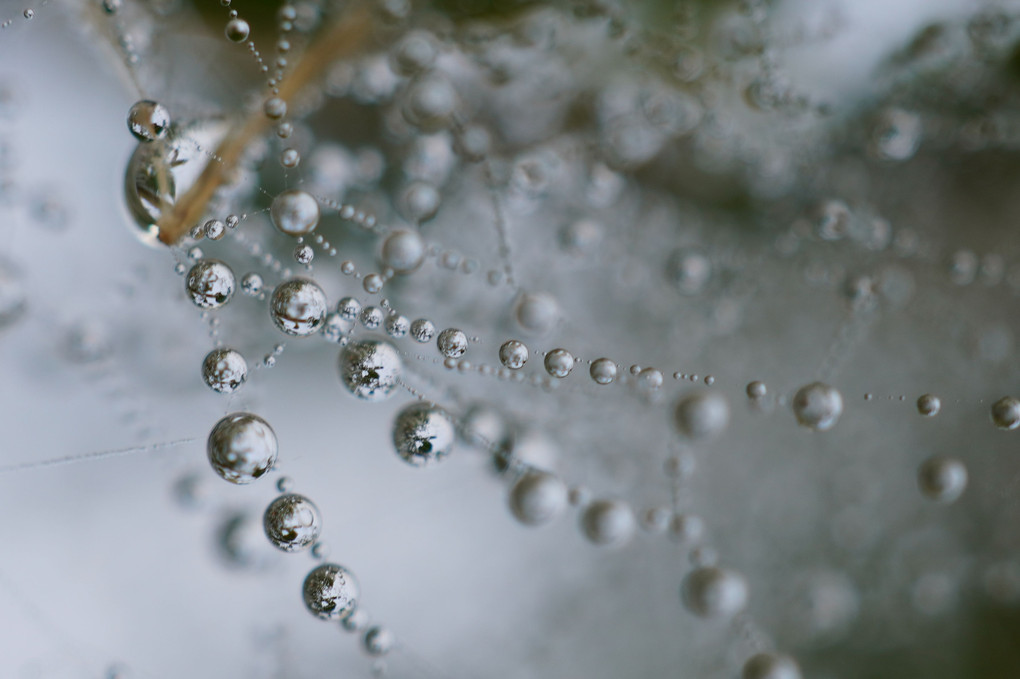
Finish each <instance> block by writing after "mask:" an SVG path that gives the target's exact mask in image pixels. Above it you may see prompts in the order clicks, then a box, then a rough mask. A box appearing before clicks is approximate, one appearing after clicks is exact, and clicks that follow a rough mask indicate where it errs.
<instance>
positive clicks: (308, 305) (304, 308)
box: [269, 278, 326, 337]
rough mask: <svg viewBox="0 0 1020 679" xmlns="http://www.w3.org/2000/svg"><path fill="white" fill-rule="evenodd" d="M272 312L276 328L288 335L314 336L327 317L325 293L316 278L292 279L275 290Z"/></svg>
mask: <svg viewBox="0 0 1020 679" xmlns="http://www.w3.org/2000/svg"><path fill="white" fill-rule="evenodd" d="M269 315H270V317H271V318H272V319H273V323H275V324H276V327H277V328H279V329H280V330H282V331H283V332H285V333H287V334H288V335H294V336H297V337H304V336H307V335H311V334H312V333H315V332H316V331H318V330H319V329H320V328H321V327H322V323H323V321H324V320H325V319H326V293H324V292H323V291H322V288H320V287H319V286H318V285H317V284H316V283H315V282H314V281H311V280H308V279H305V278H294V279H291V280H289V281H286V282H284V283H281V284H280V285H278V286H277V287H276V290H274V291H273V298H272V300H271V301H270V303H269Z"/></svg>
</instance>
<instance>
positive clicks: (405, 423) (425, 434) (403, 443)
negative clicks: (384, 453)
mask: <svg viewBox="0 0 1020 679" xmlns="http://www.w3.org/2000/svg"><path fill="white" fill-rule="evenodd" d="M456 435H457V432H456V429H455V428H454V426H453V422H451V421H450V418H449V417H448V416H447V415H446V413H445V412H444V411H443V410H442V409H440V408H439V407H437V406H435V405H434V404H431V403H423V402H416V403H412V404H411V405H409V406H407V407H405V408H404V409H403V410H401V411H400V412H399V413H397V417H396V419H395V420H394V422H393V446H394V447H395V448H396V451H397V455H399V456H400V458H401V459H402V460H404V462H407V463H408V464H411V465H413V466H415V467H422V466H425V465H429V464H433V463H435V462H438V461H440V460H442V459H443V458H444V457H446V456H447V455H448V454H449V453H450V449H451V448H452V447H453V442H454V440H455V438H456Z"/></svg>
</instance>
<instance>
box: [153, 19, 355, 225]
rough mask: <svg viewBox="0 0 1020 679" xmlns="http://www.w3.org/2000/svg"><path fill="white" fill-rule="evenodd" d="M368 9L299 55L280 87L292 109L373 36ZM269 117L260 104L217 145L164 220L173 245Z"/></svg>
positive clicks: (328, 31)
mask: <svg viewBox="0 0 1020 679" xmlns="http://www.w3.org/2000/svg"><path fill="white" fill-rule="evenodd" d="M370 20H371V17H370V14H369V11H368V10H367V9H366V8H365V7H364V5H360V6H358V7H355V8H353V9H351V10H349V11H347V12H345V13H344V14H343V15H341V16H339V17H338V18H337V20H336V23H334V24H333V25H332V26H330V27H329V28H327V29H326V30H325V31H324V32H323V33H322V34H321V35H320V36H319V37H318V38H316V40H315V41H314V42H313V43H312V44H311V45H310V46H309V48H308V49H307V50H305V52H304V53H303V54H302V55H301V56H300V58H299V59H298V61H297V64H296V65H295V67H294V69H293V70H292V71H291V72H290V73H289V74H288V75H287V77H286V79H284V81H283V82H282V83H281V85H280V94H279V97H280V98H281V99H283V100H284V101H285V102H287V105H288V107H290V105H291V104H292V103H293V102H294V100H295V99H296V98H297V97H298V96H299V95H300V94H301V92H302V91H303V90H304V89H305V87H307V86H308V85H310V84H312V83H314V82H316V81H318V80H319V79H320V78H321V77H322V76H323V75H324V74H325V72H326V69H328V68H329V67H330V66H331V65H332V64H334V63H335V62H336V61H337V60H338V59H342V58H344V57H349V56H351V55H352V54H355V53H356V52H358V51H359V50H360V49H361V48H362V47H363V46H364V45H365V44H366V43H367V42H368V38H369V35H370ZM269 124H270V121H269V119H268V118H267V117H266V116H265V114H264V113H263V111H262V109H261V108H260V109H259V110H257V111H254V112H252V113H251V115H249V116H248V118H247V119H246V120H245V121H244V122H243V124H242V125H241V126H240V127H238V128H237V129H236V131H235V132H233V133H231V134H228V135H227V137H226V138H225V139H224V140H223V141H222V142H220V145H219V146H218V147H217V148H216V151H215V153H214V155H215V156H216V157H215V158H211V159H210V160H209V162H208V163H207V164H206V166H205V168H204V169H203V170H202V173H201V174H200V175H199V177H198V179H197V180H196V182H195V184H194V186H192V187H191V188H190V189H189V190H188V191H187V192H186V193H185V194H184V195H183V196H181V198H180V200H178V201H177V202H176V204H175V205H174V206H173V209H172V210H170V211H168V212H166V213H164V214H163V216H162V218H160V220H159V224H158V226H159V240H160V241H162V242H163V243H165V244H167V245H173V244H174V243H176V242H177V241H178V239H180V238H181V236H183V235H184V234H185V233H187V232H188V231H189V230H190V228H191V227H192V226H193V225H194V224H197V223H198V221H199V220H200V219H201V218H202V215H203V214H204V213H205V209H206V205H208V203H209V200H210V199H211V198H212V196H213V194H214V193H215V192H216V190H217V189H218V188H219V187H220V186H222V185H223V183H224V181H225V180H226V178H227V177H229V176H230V175H231V174H232V172H233V170H234V168H235V167H236V165H237V163H238V161H240V159H241V156H242V155H243V154H244V150H245V149H246V148H248V145H249V144H251V143H252V142H253V141H254V140H256V139H258V138H259V137H261V136H262V134H264V133H265V131H266V129H267V128H268V127H269Z"/></svg>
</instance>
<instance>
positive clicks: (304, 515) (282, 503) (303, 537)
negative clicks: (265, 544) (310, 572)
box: [262, 493, 322, 552]
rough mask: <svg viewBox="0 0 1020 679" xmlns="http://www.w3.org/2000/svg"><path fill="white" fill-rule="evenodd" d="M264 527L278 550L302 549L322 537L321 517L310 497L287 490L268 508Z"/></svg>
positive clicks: (296, 550) (267, 535)
mask: <svg viewBox="0 0 1020 679" xmlns="http://www.w3.org/2000/svg"><path fill="white" fill-rule="evenodd" d="M262 526H263V528H264V529H265V531H266V537H268V538H269V541H270V542H271V543H272V544H273V546H275V547H276V548H277V549H281V550H283V551H284V552H299V551H301V550H303V549H307V548H308V547H311V546H312V544H314V543H315V541H316V540H318V539H319V533H320V532H321V531H322V517H321V515H320V514H319V509H318V507H316V506H315V504H314V503H313V502H312V501H311V500H309V499H308V498H306V497H305V496H303V495H297V494H295V493H288V494H286V495H281V496H279V497H277V498H276V499H275V500H273V501H272V502H271V503H270V504H269V506H268V507H266V512H265V514H264V515H263V517H262Z"/></svg>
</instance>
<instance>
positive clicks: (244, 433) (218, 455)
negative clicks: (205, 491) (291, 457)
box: [207, 413, 278, 484]
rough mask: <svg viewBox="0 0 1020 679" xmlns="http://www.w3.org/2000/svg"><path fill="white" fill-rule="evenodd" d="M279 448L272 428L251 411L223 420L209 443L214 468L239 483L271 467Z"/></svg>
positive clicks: (210, 457)
mask: <svg viewBox="0 0 1020 679" xmlns="http://www.w3.org/2000/svg"><path fill="white" fill-rule="evenodd" d="M277 450H278V447H277V441H276V434H275V433H274V432H273V429H272V427H270V426H269V423H268V422H266V421H265V420H263V419H262V418H261V417H259V416H258V415H252V414H251V413H233V414H232V415H227V416H226V417H224V418H223V419H221V420H220V421H219V422H217V423H216V425H215V426H214V427H213V429H212V432H211V433H210V434H209V441H208V444H207V453H208V455H209V462H210V464H212V467H213V469H214V470H216V473H217V474H219V475H220V476H221V477H223V478H224V479H226V480H227V481H230V482H231V483H236V484H248V483H251V482H252V481H255V480H256V479H258V478H259V477H261V476H263V475H264V474H265V473H266V472H268V471H269V470H270V469H272V467H273V465H274V464H275V463H276V455H277Z"/></svg>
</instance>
